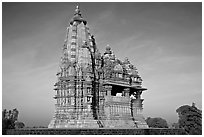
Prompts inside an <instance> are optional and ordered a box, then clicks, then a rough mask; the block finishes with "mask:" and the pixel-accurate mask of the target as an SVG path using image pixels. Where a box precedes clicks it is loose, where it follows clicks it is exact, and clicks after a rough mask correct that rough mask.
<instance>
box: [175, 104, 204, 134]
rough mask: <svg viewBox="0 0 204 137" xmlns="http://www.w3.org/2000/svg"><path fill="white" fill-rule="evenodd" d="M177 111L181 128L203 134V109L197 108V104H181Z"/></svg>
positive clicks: (190, 132)
mask: <svg viewBox="0 0 204 137" xmlns="http://www.w3.org/2000/svg"><path fill="white" fill-rule="evenodd" d="M176 112H177V113H178V115H179V121H178V123H179V127H180V128H183V129H184V130H185V131H186V132H187V133H188V134H190V135H201V134H202V111H201V110H199V109H198V108H196V107H195V104H193V105H192V106H189V105H184V106H181V107H179V108H178V109H177V110H176Z"/></svg>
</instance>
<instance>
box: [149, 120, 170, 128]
mask: <svg viewBox="0 0 204 137" xmlns="http://www.w3.org/2000/svg"><path fill="white" fill-rule="evenodd" d="M146 122H147V125H148V126H149V127H151V128H168V125H167V122H166V120H165V119H162V118H151V117H148V118H147V119H146Z"/></svg>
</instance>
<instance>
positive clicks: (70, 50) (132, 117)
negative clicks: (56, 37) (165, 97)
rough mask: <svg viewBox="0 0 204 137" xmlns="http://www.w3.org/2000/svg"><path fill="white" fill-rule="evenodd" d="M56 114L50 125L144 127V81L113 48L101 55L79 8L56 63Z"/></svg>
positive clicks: (76, 10) (66, 126) (107, 48)
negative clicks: (117, 55) (57, 69)
mask: <svg viewBox="0 0 204 137" xmlns="http://www.w3.org/2000/svg"><path fill="white" fill-rule="evenodd" d="M56 75H57V82H56V83H55V89H54V90H55V91H56V95H55V96H54V99H55V100H56V104H55V114H54V116H53V119H52V120H51V122H50V124H49V125H48V128H148V126H147V124H146V122H145V120H144V117H143V114H142V110H143V107H142V102H143V99H142V98H141V94H142V92H143V91H145V90H147V89H146V88H143V87H142V79H141V77H140V76H139V74H138V71H137V69H136V67H135V66H134V65H132V64H131V63H130V61H129V60H128V58H126V59H125V60H124V61H121V60H119V59H118V58H116V56H115V55H114V53H113V51H112V50H111V47H110V46H109V45H108V46H107V47H106V50H105V53H104V54H101V53H100V52H99V50H98V49H97V47H96V41H95V38H94V36H93V35H91V33H90V32H89V28H88V26H87V21H86V20H84V19H83V17H82V15H81V12H80V10H79V7H78V6H77V7H76V9H75V13H74V16H73V18H72V19H71V20H70V22H69V27H68V28H67V34H66V38H65V42H64V45H63V52H62V57H61V61H60V65H59V72H58V73H57V74H56Z"/></svg>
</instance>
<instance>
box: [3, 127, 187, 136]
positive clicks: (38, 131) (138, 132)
mask: <svg viewBox="0 0 204 137" xmlns="http://www.w3.org/2000/svg"><path fill="white" fill-rule="evenodd" d="M185 134H186V133H185V132H184V131H183V130H182V129H168V128H163V129H161V128H160V129H159V128H158V129H155V128H147V129H104V128H103V129H102V128H101V129H100V128H99V129H48V128H33V129H11V130H7V135H185Z"/></svg>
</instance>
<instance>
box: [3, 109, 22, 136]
mask: <svg viewBox="0 0 204 137" xmlns="http://www.w3.org/2000/svg"><path fill="white" fill-rule="evenodd" d="M18 113H19V112H18V110H17V109H16V108H15V109H13V110H9V111H7V110H6V109H4V110H3V111H2V134H6V130H8V129H14V128H16V125H15V124H16V123H18V122H17V121H18ZM21 123H22V122H21ZM23 125H24V124H23ZM23 125H22V124H21V126H23Z"/></svg>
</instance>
